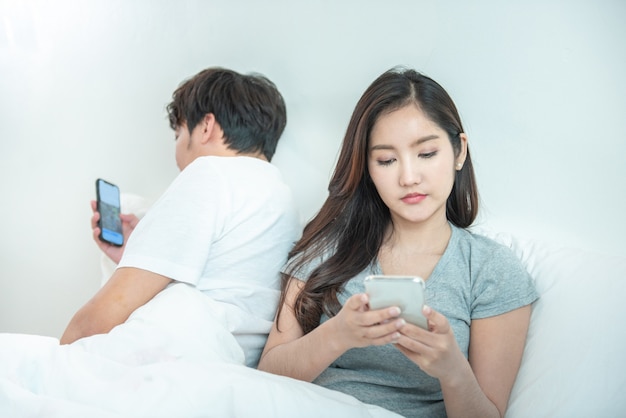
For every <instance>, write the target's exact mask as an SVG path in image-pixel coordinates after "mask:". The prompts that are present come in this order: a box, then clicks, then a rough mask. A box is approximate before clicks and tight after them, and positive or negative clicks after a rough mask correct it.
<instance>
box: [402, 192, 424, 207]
mask: <svg viewBox="0 0 626 418" xmlns="http://www.w3.org/2000/svg"><path fill="white" fill-rule="evenodd" d="M424 199H426V195H425V194H421V193H409V194H408V195H406V196H404V197H403V198H402V199H401V200H402V201H403V202H404V203H407V204H409V205H414V204H416V203H420V202H421V201H422V200H424Z"/></svg>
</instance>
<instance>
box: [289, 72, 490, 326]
mask: <svg viewBox="0 0 626 418" xmlns="http://www.w3.org/2000/svg"><path fill="white" fill-rule="evenodd" d="M411 103H413V104H415V105H417V106H418V107H419V108H420V109H421V110H422V111H423V112H424V113H425V114H426V115H427V116H428V117H429V118H430V119H431V120H432V121H433V122H435V123H436V124H437V125H438V126H439V127H441V128H442V129H443V130H444V131H446V132H447V134H448V137H449V139H450V142H451V143H452V147H453V149H454V153H455V155H458V154H459V153H460V152H461V141H460V134H461V133H463V132H464V131H463V126H462V125H461V119H460V117H459V114H458V111H457V109H456V106H455V105H454V102H453V101H452V99H451V98H450V96H449V95H448V93H446V91H445V90H444V89H443V88H442V87H441V86H440V85H439V84H438V83H437V82H435V81H434V80H432V79H431V78H429V77H427V76H425V75H422V74H420V73H418V72H416V71H414V70H406V69H400V68H393V69H391V70H389V71H387V72H385V73H384V74H382V75H381V76H379V77H378V78H377V79H376V80H375V81H374V82H373V83H372V84H371V85H370V86H369V87H368V88H367V90H366V91H365V93H363V96H361V99H360V100H359V102H358V103H357V105H356V108H355V109H354V112H353V114H352V118H351V119H350V123H349V124H348V128H347V130H346V134H345V137H344V139H343V144H342V146H341V152H340V154H339V158H338V161H337V165H336V167H335V171H334V173H333V176H332V179H331V181H330V184H329V186H328V191H329V195H328V198H327V199H326V201H325V202H324V205H323V206H322V208H321V209H320V211H319V212H318V213H317V215H316V216H315V217H314V218H313V219H312V220H311V221H310V222H309V223H308V224H307V226H306V227H305V228H304V232H303V234H302V238H301V239H300V240H299V241H298V242H297V244H296V245H295V247H294V248H293V250H292V251H291V253H290V254H289V259H290V260H292V259H293V257H295V256H298V258H297V259H296V260H292V262H291V263H290V265H289V268H288V271H286V272H285V274H284V275H283V277H282V290H283V291H282V294H281V300H280V304H279V311H278V315H280V313H281V310H282V306H283V303H284V301H285V291H286V289H287V286H288V284H289V281H290V280H291V277H292V276H293V275H296V276H297V274H298V270H299V269H300V268H301V267H302V266H304V265H306V264H308V263H309V262H311V261H312V260H315V259H316V258H318V257H320V256H321V255H322V254H330V256H329V258H327V259H326V260H325V261H324V262H323V263H322V264H321V265H319V266H318V267H317V268H316V269H314V270H313V271H312V272H311V274H310V275H309V277H308V279H307V281H306V283H305V285H304V287H303V288H302V290H301V291H300V293H299V295H298V296H297V298H296V301H295V306H294V307H293V309H294V312H295V315H296V319H297V321H298V323H299V324H300V326H301V327H302V330H303V331H304V333H305V334H306V333H308V332H310V331H312V330H313V329H315V328H316V327H317V326H318V325H319V322H320V318H321V315H322V314H323V313H325V314H327V315H329V316H333V315H336V314H337V312H339V310H340V309H341V305H340V303H339V301H338V299H337V294H338V292H340V291H341V289H342V287H343V285H344V284H345V283H346V282H347V281H348V280H350V279H351V278H353V277H355V276H356V275H357V274H359V273H360V272H361V271H363V270H364V269H365V268H366V267H367V266H368V265H370V264H371V262H372V261H373V260H374V258H375V257H376V256H377V255H378V251H379V249H380V247H381V245H382V243H383V239H384V236H385V232H386V230H387V227H388V225H389V223H390V222H391V218H390V214H389V209H388V208H387V206H386V205H385V204H384V203H383V201H382V199H381V198H380V196H379V195H378V192H377V191H376V188H375V186H374V183H373V182H372V180H371V178H370V174H369V171H368V166H367V161H368V144H369V135H370V132H371V130H372V128H373V126H374V124H375V123H376V121H377V120H378V118H379V117H380V116H381V115H383V114H387V113H389V112H392V111H394V110H397V109H399V108H401V107H403V106H405V105H408V104H411ZM477 213H478V191H477V188H476V182H475V178H474V169H473V166H472V160H471V158H470V154H469V149H468V150H467V157H466V159H465V163H464V164H463V168H462V169H461V170H460V171H456V177H455V180H454V185H453V187H452V192H451V193H450V196H449V197H448V200H447V203H446V216H447V218H448V220H449V221H450V222H452V223H453V224H454V225H457V226H459V227H461V228H466V227H468V226H470V225H471V224H472V222H474V219H475V218H476V215H477Z"/></svg>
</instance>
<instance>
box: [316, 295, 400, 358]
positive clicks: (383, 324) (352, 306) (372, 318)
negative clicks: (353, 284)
mask: <svg viewBox="0 0 626 418" xmlns="http://www.w3.org/2000/svg"><path fill="white" fill-rule="evenodd" d="M368 303H369V298H368V296H367V294H366V293H358V294H355V295H352V296H351V297H350V298H349V299H348V300H347V301H346V303H345V304H344V305H343V307H342V308H341V310H340V311H339V313H338V314H337V315H335V316H334V317H332V318H331V319H330V320H329V321H328V322H332V323H333V327H334V328H335V334H336V335H337V338H338V342H339V343H340V344H341V345H342V346H343V348H345V350H346V351H347V350H349V349H350V348H355V347H367V346H370V345H385V344H389V343H393V342H396V341H397V340H398V338H400V333H399V332H398V330H399V329H400V328H402V327H403V326H404V325H405V323H406V322H405V321H404V319H402V318H400V317H399V315H400V309H399V308H398V307H396V306H394V307H389V308H384V309H377V310H370V309H369V305H368Z"/></svg>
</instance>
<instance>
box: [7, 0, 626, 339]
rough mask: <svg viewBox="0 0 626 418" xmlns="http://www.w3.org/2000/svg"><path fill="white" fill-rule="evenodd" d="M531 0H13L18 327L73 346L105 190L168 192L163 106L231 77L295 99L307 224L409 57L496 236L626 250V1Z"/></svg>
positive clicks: (11, 282) (10, 276)
mask: <svg viewBox="0 0 626 418" xmlns="http://www.w3.org/2000/svg"><path fill="white" fill-rule="evenodd" d="M515 3H516V4H513V2H502V1H498V0H492V1H479V2H468V1H436V2H435V1H419V0H406V1H405V0H392V1H367V0H342V1H330V0H327V1H318V2H306V1H293V0H266V1H254V0H240V1H184V0H183V1H165V0H152V1H148V0H143V1H125V0H92V1H82V2H79V1H69V0H57V1H45V0H41V1H36V0H19V1H18V0H0V196H2V204H0V233H1V234H2V235H1V238H0V332H22V333H37V334H44V335H51V336H59V335H60V334H61V333H62V331H63V329H64V328H65V325H66V324H67V322H68V320H69V319H70V317H71V315H72V314H73V313H74V312H75V311H76V310H77V309H78V308H79V307H80V306H81V305H82V304H83V303H84V302H85V301H86V300H87V299H88V298H89V297H90V296H91V295H92V294H93V293H94V292H95V291H96V289H97V287H98V285H99V282H100V267H99V253H98V251H97V249H96V246H95V244H93V242H92V240H91V231H90V227H89V219H90V216H91V210H90V209H89V200H90V199H93V197H94V181H95V178H96V177H103V178H105V179H108V180H110V181H112V182H115V183H117V184H118V185H119V186H120V187H121V188H122V190H123V191H126V192H134V193H139V194H142V195H144V196H147V197H148V198H151V199H152V198H155V197H156V196H158V195H159V193H160V192H161V191H162V190H163V189H164V188H165V187H166V186H167V185H168V184H169V182H170V181H171V180H172V179H173V177H174V176H175V175H176V173H177V169H176V166H175V163H174V158H173V151H174V141H173V134H172V132H171V131H170V130H169V127H168V124H167V121H166V114H165V110H164V107H165V105H166V104H167V103H168V101H169V99H170V96H171V93H172V91H173V90H174V89H175V88H176V86H177V85H178V83H179V82H181V81H182V80H183V79H185V78H187V77H189V76H191V75H193V74H195V73H196V72H198V71H199V70H201V69H203V68H205V67H208V66H214V65H220V66H225V67H230V68H233V69H235V70H238V71H242V72H249V71H258V72H261V73H263V74H265V75H267V76H268V77H270V78H271V79H272V80H274V81H275V82H276V84H277V85H278V87H279V89H280V90H281V91H282V92H283V94H284V96H285V98H286V101H287V105H288V116H289V123H288V127H287V129H286V132H285V134H284V136H283V139H282V141H281V142H282V143H281V144H280V145H279V150H278V153H277V155H276V157H275V163H276V164H277V165H278V166H279V167H281V168H282V169H283V171H284V173H285V175H286V177H287V178H288V180H289V181H290V184H291V185H292V186H293V188H294V192H295V194H296V196H297V198H298V199H299V202H300V205H301V211H302V216H303V219H306V218H308V217H310V216H311V215H312V214H313V213H314V212H315V210H316V209H317V208H318V207H319V205H320V204H321V201H322V199H323V198H324V197H325V193H326V183H327V180H328V177H329V175H330V172H331V170H332V167H333V164H334V162H335V158H336V155H337V150H338V145H339V142H340V140H341V138H342V135H343V132H344V129H345V127H346V125H347V122H348V119H349V116H350V114H351V112H352V109H353V106H354V105H355V103H356V100H357V99H358V97H359V96H360V94H361V93H362V92H363V90H364V89H365V88H366V87H367V85H368V84H369V83H370V82H371V81H372V80H373V79H374V78H375V77H376V76H377V75H379V74H380V73H381V72H382V71H384V70H386V69H388V68H389V67H392V66H394V65H397V64H402V65H406V66H410V67H414V68H416V69H418V70H421V71H423V72H425V73H426V74H428V75H430V76H432V77H433V78H435V79H436V80H438V81H439V82H440V83H442V84H443V85H444V87H446V89H447V90H448V92H449V93H450V94H451V95H452V97H453V98H454V99H455V101H456V103H457V105H458V106H459V108H460V111H461V116H462V117H463V119H464V123H465V125H466V130H467V132H468V134H469V137H470V141H471V142H470V143H471V149H472V152H473V158H474V160H475V165H476V168H477V174H478V180H479V185H480V188H481V192H482V199H483V203H484V206H483V209H484V212H483V218H482V219H483V221H482V222H481V223H482V224H487V225H489V226H491V227H493V228H495V229H497V230H500V231H507V232H512V233H515V234H518V235H520V236H522V237H533V238H537V239H541V240H544V241H551V242H557V243H563V244H567V245H573V246H578V247H584V248H590V249H594V250H598V251H603V252H611V253H621V254H624V253H625V252H626V251H625V249H626V246H625V245H624V243H623V237H624V236H626V221H624V215H623V208H624V207H626V193H625V191H626V187H625V186H626V163H625V160H626V139H625V138H624V136H625V133H626V116H625V115H626V98H625V97H626V81H625V77H624V76H625V75H626V45H625V43H626V42H625V41H626V25H624V23H623V22H624V20H625V19H626V2H623V1H621V0H615V1H609V0H600V1H598V0H589V1H552V2H543V1H523V2H522V1H519V2H515Z"/></svg>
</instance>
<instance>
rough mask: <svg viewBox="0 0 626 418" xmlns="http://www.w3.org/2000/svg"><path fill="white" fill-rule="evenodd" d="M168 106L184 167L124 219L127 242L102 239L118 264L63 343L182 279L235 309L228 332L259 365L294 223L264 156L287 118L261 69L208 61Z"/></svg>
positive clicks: (288, 199)
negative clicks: (144, 207) (149, 202)
mask: <svg viewBox="0 0 626 418" xmlns="http://www.w3.org/2000/svg"><path fill="white" fill-rule="evenodd" d="M167 111H168V114H169V119H170V126H171V127H172V129H174V130H175V132H176V163H177V165H178V167H179V168H180V170H181V173H180V174H179V175H178V176H177V177H176V179H175V180H174V181H173V182H172V184H171V185H170V186H169V188H168V189H167V191H166V192H165V193H164V194H163V196H161V197H160V198H159V200H158V201H157V202H156V203H155V204H154V205H153V206H152V207H151V208H150V209H149V210H148V212H147V213H146V215H145V216H144V217H143V218H142V219H141V221H139V222H138V223H137V219H136V218H135V219H133V217H127V218H122V219H123V220H124V224H125V231H126V233H127V234H128V233H129V231H130V230H131V229H132V228H133V227H134V230H133V231H132V234H131V235H130V237H129V239H128V242H127V244H126V246H125V248H123V249H114V248H111V247H107V246H106V245H105V244H104V243H101V245H100V247H101V248H103V249H104V250H105V252H107V254H108V255H109V256H110V257H111V258H112V259H113V260H114V261H118V260H119V265H118V267H117V269H116V270H115V272H114V273H113V275H112V276H111V278H110V279H109V280H108V281H107V282H106V283H105V284H104V285H103V287H102V288H101V289H100V290H99V291H98V292H97V293H96V295H95V296H93V298H92V299H91V300H89V301H88V302H87V303H86V304H85V305H84V306H83V307H82V308H81V309H80V310H79V311H78V312H77V313H76V314H75V315H74V317H73V318H72V320H71V321H70V323H69V325H68V327H67V329H66V330H65V332H64V334H63V336H62V338H61V343H63V344H67V343H71V342H73V341H76V340H77V339H79V338H82V337H87V336H91V335H95V334H103V333H108V332H109V331H110V330H111V329H113V328H114V327H115V326H117V325H119V324H121V323H123V322H124V321H126V320H127V319H128V317H129V315H130V314H131V313H132V312H133V311H134V310H135V309H137V308H139V307H140V306H143V305H144V304H146V303H148V302H149V301H150V300H151V299H152V298H153V297H154V296H155V295H157V294H158V293H159V292H161V291H162V290H163V289H165V288H166V287H167V286H168V285H169V284H171V283H173V282H182V283H187V284H189V285H192V286H195V287H196V288H197V289H199V290H200V291H202V292H203V293H205V294H206V295H208V296H209V297H211V298H212V299H214V300H216V301H218V302H223V303H225V304H226V305H227V306H228V308H229V309H230V310H231V312H232V310H236V315H237V316H238V319H237V321H235V322H236V323H240V324H242V327H241V328H240V329H234V330H233V334H234V335H235V338H237V340H238V342H239V343H240V345H242V348H243V349H244V353H245V355H246V364H248V365H250V366H255V365H256V363H257V362H258V357H259V355H260V352H261V350H262V348H263V344H264V343H265V338H266V336H267V335H266V334H267V332H269V327H270V326H271V321H272V320H273V316H274V312H275V309H276V303H277V300H278V294H279V291H278V289H279V283H280V280H279V274H278V272H279V269H280V268H281V266H282V264H283V263H284V261H285V260H286V256H287V252H288V251H289V249H290V248H291V245H292V244H293V242H294V241H295V240H296V238H297V236H298V234H299V229H300V228H299V224H298V217H297V215H296V211H295V206H294V204H293V201H292V196H291V192H290V190H289V188H288V186H287V185H286V184H285V183H284V182H283V180H282V177H281V175H280V173H279V171H278V169H277V168H276V167H275V166H273V165H271V164H270V161H271V159H272V156H273V155H274V152H275V150H276V145H277V142H278V139H279V138H280V136H281V134H282V132H283V130H284V128H285V125H286V109H285V103H284V100H283V98H282V96H281V94H280V93H279V92H278V90H277V89H276V86H275V85H274V84H273V83H272V82H271V81H270V80H268V79H267V78H265V77H263V76H261V75H242V74H239V73H237V72H234V71H231V70H227V69H223V68H209V69H206V70H204V71H201V72H200V73H198V74H197V75H195V76H194V77H192V78H191V79H189V80H188V81H186V82H184V83H183V84H182V85H181V86H180V87H179V88H178V89H177V90H176V91H175V92H174V94H173V100H172V102H171V103H170V104H169V105H168V106H167ZM92 205H93V204H92ZM94 209H95V208H94ZM98 216H99V215H98V214H97V213H95V214H94V218H93V219H92V222H96V221H97V219H98ZM94 225H95V224H94ZM135 225H136V226H135ZM98 234H99V230H98V229H97V228H95V229H94V235H95V236H97V235H98ZM122 252H123V254H122ZM120 257H121V259H120ZM181 309H184V307H181ZM265 327H267V330H264V328H265Z"/></svg>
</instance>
